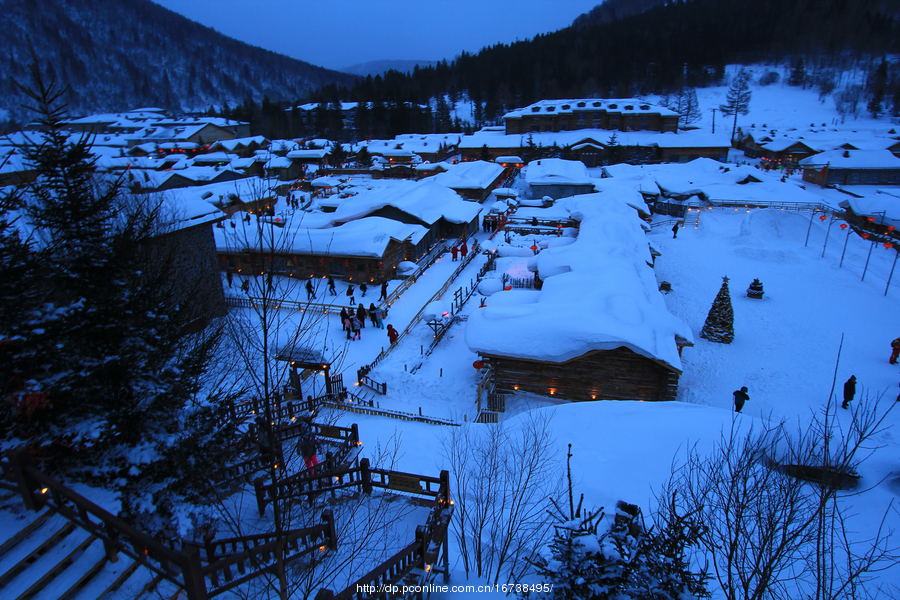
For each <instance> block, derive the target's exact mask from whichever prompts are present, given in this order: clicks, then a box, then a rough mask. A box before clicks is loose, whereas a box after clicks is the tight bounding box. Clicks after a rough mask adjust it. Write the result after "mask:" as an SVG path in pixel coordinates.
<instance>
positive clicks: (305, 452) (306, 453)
mask: <svg viewBox="0 0 900 600" xmlns="http://www.w3.org/2000/svg"><path fill="white" fill-rule="evenodd" d="M297 450H298V451H299V452H300V456H302V457H303V463H304V464H305V465H306V468H307V469H309V472H310V473H311V474H315V472H316V467H318V466H319V458H318V457H317V456H316V451H317V450H318V448H317V446H316V436H314V435H313V433H312V431H310V430H307V431H306V433H304V434H303V435H302V436H301V437H300V442H299V443H298V444H297Z"/></svg>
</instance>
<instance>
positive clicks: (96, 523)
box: [5, 452, 337, 600]
mask: <svg viewBox="0 0 900 600" xmlns="http://www.w3.org/2000/svg"><path fill="white" fill-rule="evenodd" d="M5 475H6V477H7V478H9V479H10V480H11V481H12V482H13V483H14V485H15V488H16V491H17V493H18V494H19V495H21V496H22V499H23V501H24V503H25V506H26V508H28V509H29V510H40V509H42V508H48V509H50V510H52V511H53V512H55V513H57V514H59V515H61V516H62V517H64V518H66V519H68V520H69V521H70V522H72V523H74V524H75V525H77V526H78V527H80V528H82V529H83V530H85V531H87V532H88V533H90V534H91V535H92V536H94V537H96V538H98V539H100V540H101V541H102V543H103V547H104V549H105V552H106V556H107V558H109V559H110V560H115V559H116V557H117V555H118V554H119V553H121V554H124V555H126V556H128V557H129V558H131V559H132V560H134V561H135V562H136V563H138V564H140V565H141V566H143V567H145V568H147V569H149V570H150V571H151V572H153V573H155V574H156V575H157V577H159V578H161V579H166V580H167V581H169V582H171V583H173V584H174V585H175V586H177V587H178V588H180V589H182V590H184V592H185V593H186V595H187V598H188V600H207V599H208V598H212V597H213V596H216V595H218V594H221V593H223V592H225V591H227V590H230V589H233V588H234V587H236V586H238V585H240V584H242V583H244V582H246V581H249V580H250V579H253V578H255V577H257V576H259V575H261V574H262V573H265V572H271V571H272V570H273V569H275V568H276V565H275V564H274V563H273V559H275V558H276V550H278V551H279V552H278V554H281V553H280V550H281V549H282V548H284V547H287V548H288V549H289V554H288V555H287V560H292V559H294V558H297V557H299V556H303V555H306V554H309V553H311V552H313V551H314V550H316V549H319V548H321V546H322V545H324V546H325V547H326V549H328V548H335V547H336V544H337V537H336V536H335V533H334V521H333V519H332V518H331V515H330V513H326V514H323V522H322V523H321V524H319V525H315V526H313V527H309V528H305V529H298V530H293V531H289V532H285V534H284V535H283V536H280V537H274V538H269V539H263V538H260V537H259V536H247V537H244V538H230V539H228V540H223V541H224V542H225V545H224V546H218V547H217V546H215V545H214V546H213V548H214V552H213V554H210V552H209V550H208V549H207V550H206V554H205V555H204V554H203V552H201V547H204V548H205V544H199V543H196V542H190V541H185V540H182V541H181V545H182V547H181V549H179V550H176V549H173V548H171V547H170V546H168V545H167V544H165V543H163V542H161V541H159V540H158V539H156V538H154V537H152V536H150V535H148V534H146V533H144V532H142V531H140V530H138V529H136V528H134V527H132V526H131V525H129V524H128V523H127V522H125V521H124V520H123V519H120V518H119V517H116V516H115V515H113V514H112V513H110V512H109V511H107V510H105V509H103V508H101V507H100V506H98V505H96V504H94V503H93V502H91V501H90V500H88V499H87V498H85V497H83V496H81V495H80V494H78V493H76V492H75V491H73V490H71V489H69V488H68V487H66V486H64V485H63V484H62V483H60V482H58V481H56V480H55V479H54V478H52V477H50V476H49V475H46V474H45V473H43V472H41V471H39V470H37V469H36V468H34V467H33V466H32V465H31V464H30V461H29V459H28V457H27V456H26V455H25V454H24V453H22V452H19V453H16V454H13V455H12V456H11V457H10V458H9V460H8V462H7V463H6V464H5ZM211 543H213V544H215V543H214V542H211ZM216 548H218V549H220V550H224V549H225V548H233V549H234V552H233V553H230V554H225V553H224V552H222V553H221V556H220V555H217V554H216V553H215V549H216ZM281 556H283V555H281ZM281 556H279V557H278V558H279V559H280V558H281ZM277 562H279V563H280V564H281V565H283V564H284V562H283V561H281V560H278V561H277Z"/></svg>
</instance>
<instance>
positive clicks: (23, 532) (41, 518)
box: [0, 510, 52, 556]
mask: <svg viewBox="0 0 900 600" xmlns="http://www.w3.org/2000/svg"><path fill="white" fill-rule="evenodd" d="M51 514H52V513H51V512H50V511H49V510H45V511H44V512H42V513H41V514H39V515H38V516H37V518H35V519H34V520H33V521H32V522H31V523H29V524H28V525H26V526H25V527H23V528H22V529H20V530H19V531H17V532H16V533H15V534H14V535H13V536H12V537H11V538H9V539H8V540H6V541H5V542H3V545H2V546H0V556H3V555H4V554H6V553H7V552H9V551H10V550H12V549H13V548H14V547H15V546H18V545H19V542H21V541H22V540H24V539H25V538H26V537H28V536H29V535H30V534H31V532H33V531H34V530H35V529H37V528H39V527H40V526H41V525H43V524H44V523H46V522H47V519H49V518H50V515H51Z"/></svg>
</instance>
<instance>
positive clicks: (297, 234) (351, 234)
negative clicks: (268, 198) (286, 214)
mask: <svg viewBox="0 0 900 600" xmlns="http://www.w3.org/2000/svg"><path fill="white" fill-rule="evenodd" d="M232 222H233V223H235V227H231V226H230V225H226V226H225V227H224V228H216V229H215V235H216V248H217V249H218V250H219V251H220V252H232V253H237V252H243V251H245V250H256V251H258V250H259V249H260V248H262V251H263V252H275V253H280V254H315V255H325V256H354V257H364V258H381V257H382V256H384V252H385V250H386V249H387V246H388V244H389V243H390V241H391V240H395V241H398V242H402V241H404V240H408V241H409V242H410V243H413V244H416V243H418V242H419V241H421V240H422V238H423V237H424V236H425V235H426V234H427V233H428V230H427V229H426V228H425V227H422V226H421V225H409V224H406V223H401V222H400V221H394V220H393V219H385V218H383V217H367V218H364V219H358V220H356V221H350V222H349V223H344V224H343V225H339V226H337V227H326V228H318V229H317V228H310V227H303V226H299V225H303V224H304V223H303V222H302V221H300V223H299V225H298V226H295V225H292V224H290V223H289V224H287V225H284V226H283V227H279V226H271V227H270V226H265V225H260V224H258V223H257V222H256V220H255V219H253V220H251V221H250V223H246V222H245V221H244V220H243V219H240V218H239V219H232Z"/></svg>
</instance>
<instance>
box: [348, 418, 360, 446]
mask: <svg viewBox="0 0 900 600" xmlns="http://www.w3.org/2000/svg"><path fill="white" fill-rule="evenodd" d="M350 441H351V442H352V443H353V445H354V446H356V445H358V442H359V425H357V424H356V423H353V424H352V425H350Z"/></svg>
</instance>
